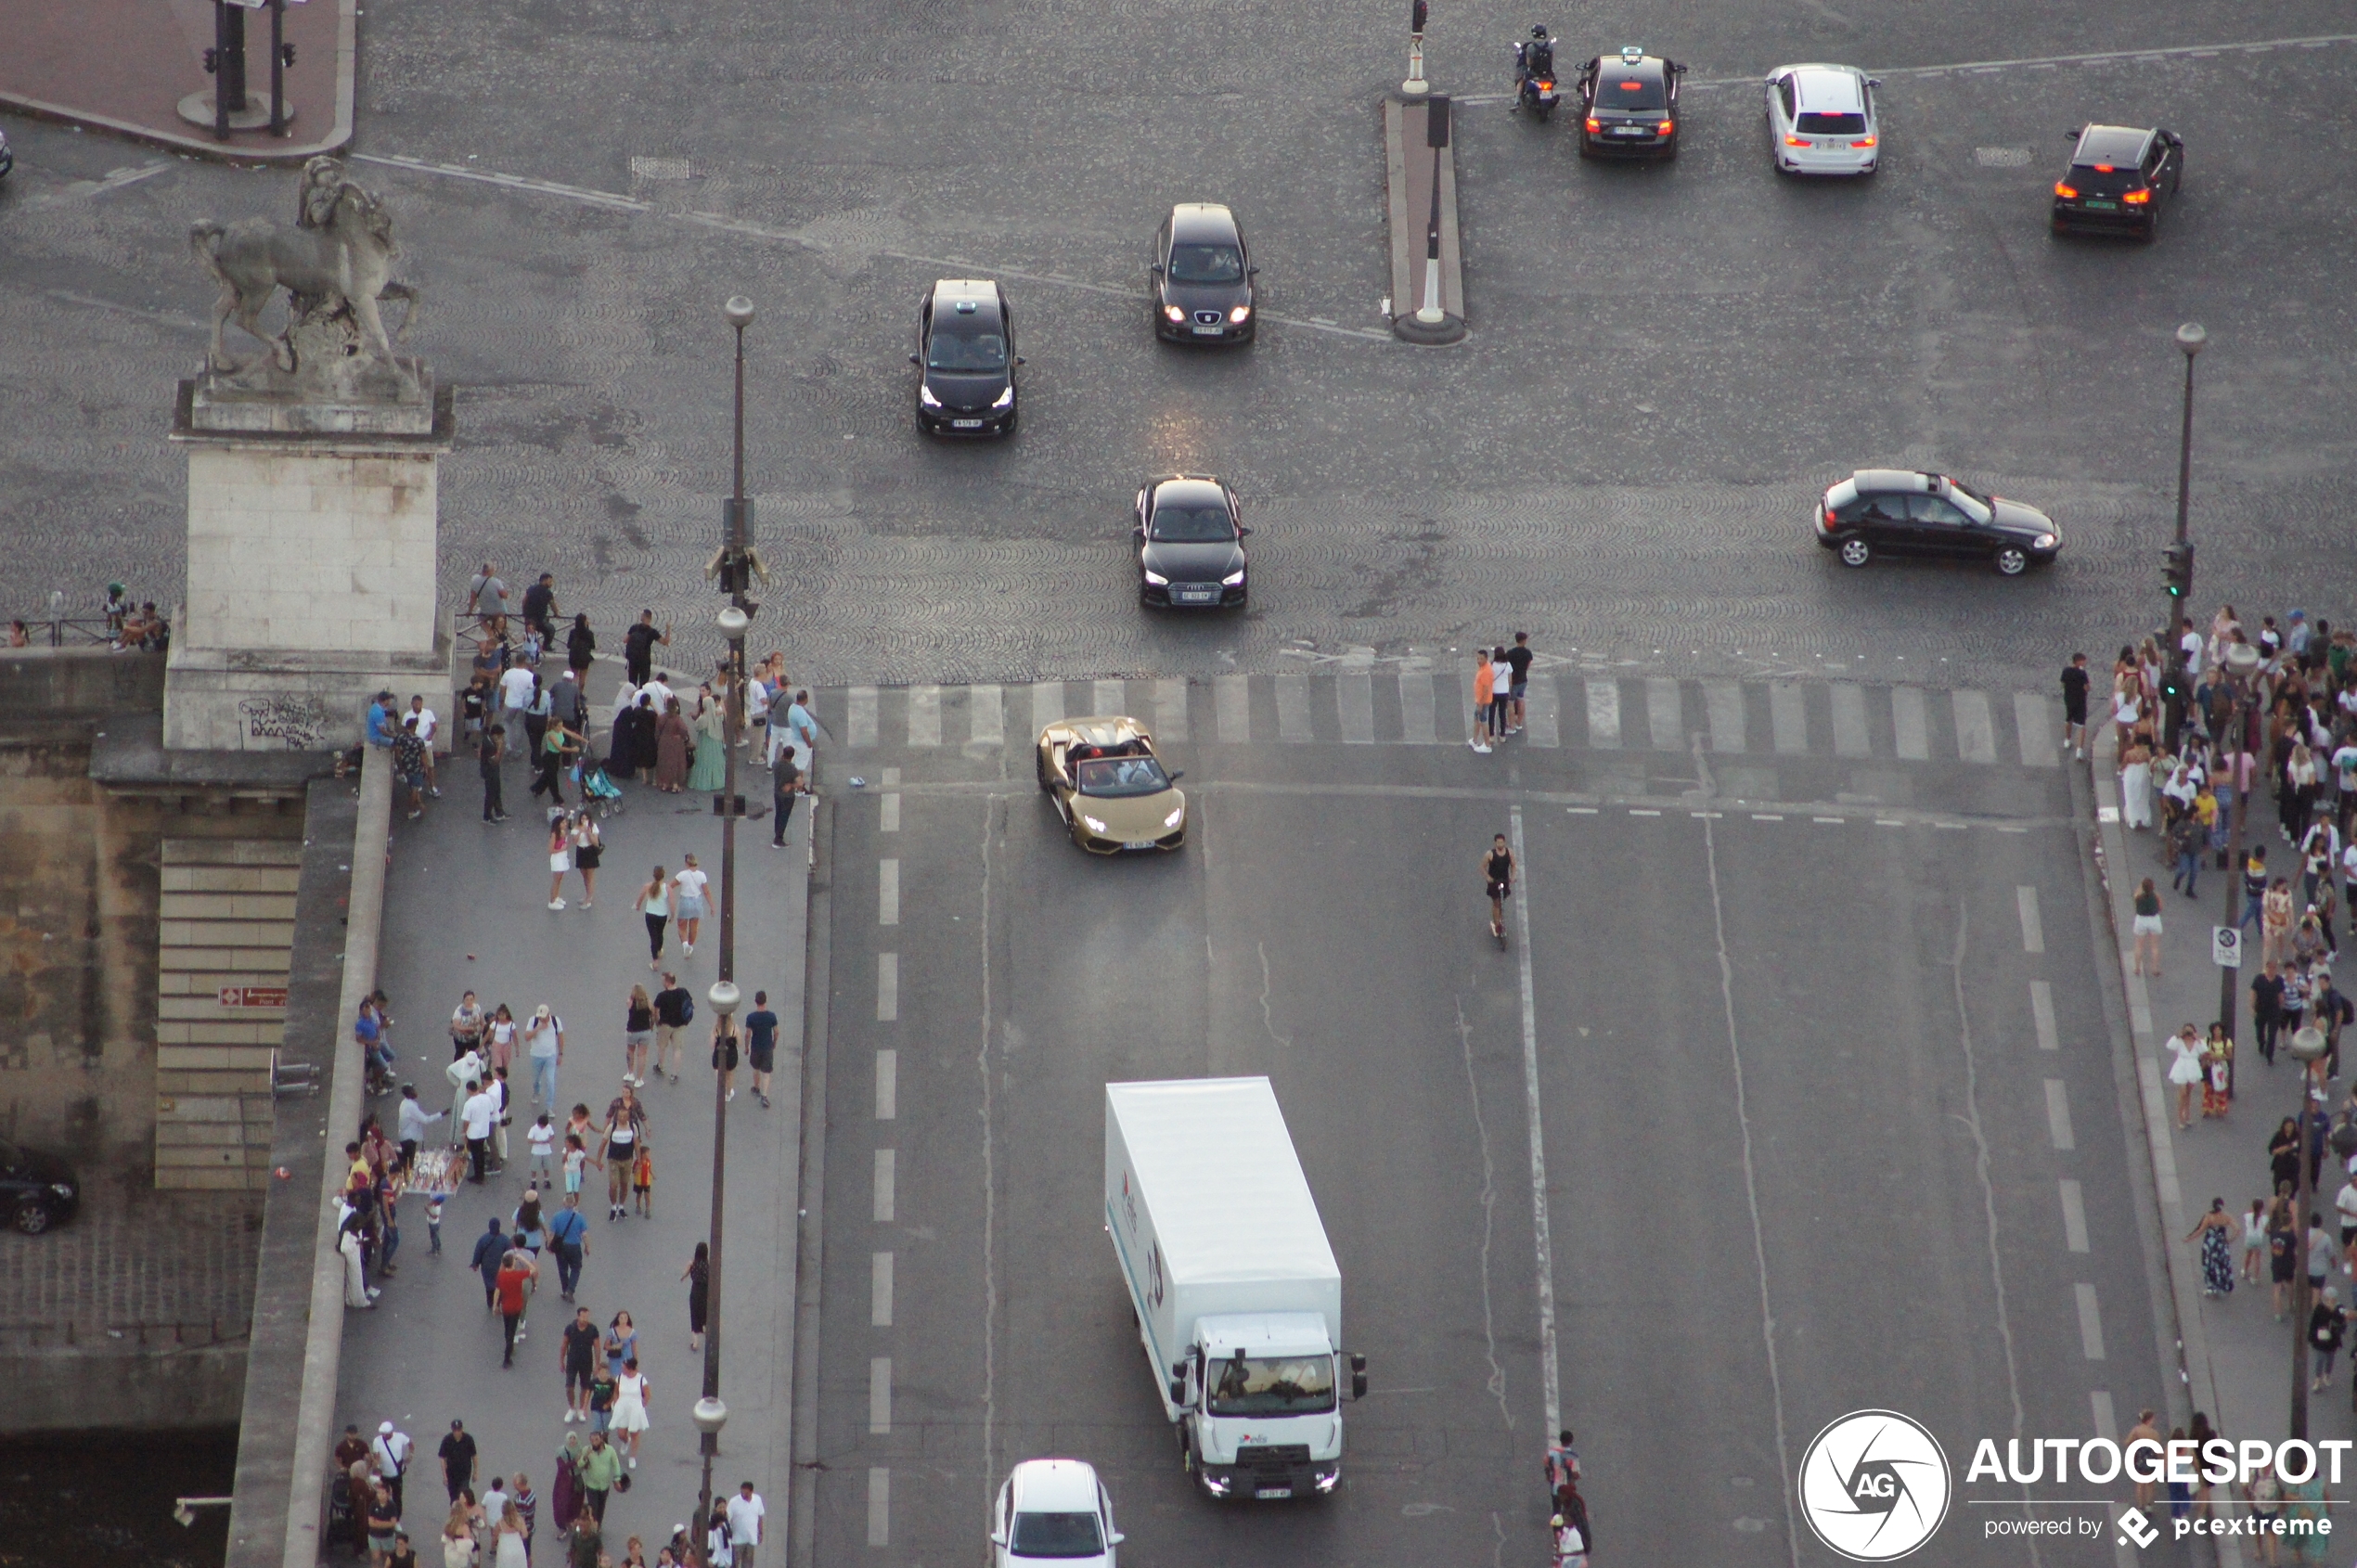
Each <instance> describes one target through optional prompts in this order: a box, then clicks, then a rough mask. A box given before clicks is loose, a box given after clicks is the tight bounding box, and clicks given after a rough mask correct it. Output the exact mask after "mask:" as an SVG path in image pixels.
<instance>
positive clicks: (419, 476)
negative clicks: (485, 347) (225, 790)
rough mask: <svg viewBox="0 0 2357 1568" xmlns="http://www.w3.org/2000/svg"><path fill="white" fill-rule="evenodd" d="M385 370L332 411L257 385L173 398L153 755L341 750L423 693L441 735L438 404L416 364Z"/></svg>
mask: <svg viewBox="0 0 2357 1568" xmlns="http://www.w3.org/2000/svg"><path fill="white" fill-rule="evenodd" d="M402 370H403V371H404V372H405V373H406V375H405V376H404V377H403V378H402V379H403V381H404V383H405V384H404V385H402V386H401V387H400V388H399V389H398V390H397V391H393V395H391V396H382V395H380V396H365V395H364V396H361V397H355V398H354V399H352V400H350V401H341V400H335V399H323V398H322V397H321V396H320V395H319V393H318V392H317V391H316V388H314V389H312V390H307V391H300V392H299V391H297V390H296V389H295V388H294V387H293V386H292V385H291V384H290V382H289V381H286V380H285V379H282V378H281V377H280V375H279V374H278V373H277V372H275V371H267V370H265V371H264V373H263V374H261V375H260V376H259V377H257V376H254V375H251V374H249V375H246V376H241V377H234V378H233V377H229V376H225V375H206V376H203V377H200V378H198V379H195V380H188V381H183V382H181V383H180V392H179V399H178V405H177V408H176V410H175V413H174V419H173V428H172V438H171V439H172V440H173V442H174V443H175V444H178V445H181V446H185V447H187V449H188V597H187V602H186V604H185V606H184V607H183V609H182V611H181V614H180V617H179V619H178V622H177V623H176V624H175V625H174V628H173V637H172V653H171V657H170V660H169V662H168V663H167V665H166V674H165V680H164V718H163V739H164V745H165V747H166V748H167V749H171V750H203V751H286V750H296V751H325V750H329V749H333V748H338V747H343V746H350V745H353V744H354V743H356V742H357V741H358V740H359V739H360V736H361V731H362V715H363V710H364V709H365V707H366V705H367V702H368V700H369V699H370V698H372V697H374V696H375V695H376V694H377V693H378V692H380V691H383V690H386V689H391V690H392V691H393V693H394V694H395V695H396V696H397V697H399V698H400V700H401V706H402V707H403V708H404V709H406V708H407V706H408V699H409V697H410V695H411V694H412V693H413V692H422V693H424V694H425V698H426V701H427V703H428V704H429V705H430V706H431V707H433V708H434V709H435V710H436V711H437V712H439V713H442V714H443V715H444V719H443V722H444V726H445V728H446V729H448V730H450V732H451V733H455V732H456V731H455V723H456V718H455V715H454V714H453V713H451V689H450V634H449V630H448V628H447V627H446V626H445V625H444V623H443V619H442V616H441V615H440V613H439V609H438V605H437V602H436V593H435V582H434V563H435V551H436V545H437V538H436V532H437V521H438V504H437V492H436V475H437V468H438V466H439V464H440V462H441V460H442V455H443V454H444V453H445V452H447V451H449V450H450V445H451V438H452V431H453V427H454V423H455V420H454V416H453V412H452V397H451V392H449V391H448V390H447V389H444V390H441V391H437V390H436V389H435V388H434V385H433V382H432V379H431V376H430V375H429V373H428V372H427V371H426V369H425V367H424V366H423V365H421V364H419V362H417V361H415V360H405V361H404V362H403V363H402ZM388 390H391V389H388Z"/></svg>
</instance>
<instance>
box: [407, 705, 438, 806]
mask: <svg viewBox="0 0 2357 1568" xmlns="http://www.w3.org/2000/svg"><path fill="white" fill-rule="evenodd" d="M409 716H410V717H411V718H413V719H415V720H417V721H418V739H419V740H421V741H423V742H424V743H425V748H426V792H427V793H428V794H430V795H431V796H433V798H434V799H436V800H440V799H441V798H442V781H441V780H440V779H438V778H435V777H434V770H433V750H434V747H433V738H434V736H435V734H436V733H438V732H439V731H440V730H441V728H442V720H441V719H439V718H437V717H436V716H435V715H434V711H433V710H432V709H431V708H429V707H427V706H426V700H425V698H424V697H423V696H413V697H411V698H410V699H409Z"/></svg>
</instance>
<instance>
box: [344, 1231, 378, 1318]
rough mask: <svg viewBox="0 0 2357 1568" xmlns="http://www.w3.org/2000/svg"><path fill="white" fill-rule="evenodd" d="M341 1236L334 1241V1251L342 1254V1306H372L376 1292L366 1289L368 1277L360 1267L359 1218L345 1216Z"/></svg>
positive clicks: (374, 1303)
mask: <svg viewBox="0 0 2357 1568" xmlns="http://www.w3.org/2000/svg"><path fill="white" fill-rule="evenodd" d="M342 1232H343V1233H342V1234H341V1236H339V1237H338V1238H337V1239H336V1251H338V1252H340V1253H342V1254H343V1305H346V1306H363V1307H366V1306H374V1305H377V1304H376V1302H375V1301H374V1300H373V1299H372V1298H373V1297H374V1296H375V1295H376V1292H374V1291H372V1290H370V1289H368V1277H367V1273H366V1271H364V1270H363V1269H362V1268H361V1266H360V1216H359V1215H358V1214H356V1213H354V1214H351V1215H346V1216H345V1218H344V1222H343V1226H342Z"/></svg>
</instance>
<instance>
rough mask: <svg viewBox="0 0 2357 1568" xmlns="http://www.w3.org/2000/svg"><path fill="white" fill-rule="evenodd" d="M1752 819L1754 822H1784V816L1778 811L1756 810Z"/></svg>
mask: <svg viewBox="0 0 2357 1568" xmlns="http://www.w3.org/2000/svg"><path fill="white" fill-rule="evenodd" d="M1751 819H1752V820H1753V821H1754V822H1782V821H1783V820H1784V816H1783V815H1782V814H1781V813H1778V812H1772V811H1755V812H1753V813H1752V814H1751Z"/></svg>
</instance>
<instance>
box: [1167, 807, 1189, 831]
mask: <svg viewBox="0 0 2357 1568" xmlns="http://www.w3.org/2000/svg"><path fill="white" fill-rule="evenodd" d="M1186 819H1187V808H1186V807H1185V806H1183V805H1181V806H1173V807H1172V808H1171V810H1170V815H1169V816H1166V817H1164V818H1163V819H1162V825H1163V826H1164V827H1165V828H1176V827H1177V826H1178V824H1179V823H1181V822H1183V821H1185V820H1186Z"/></svg>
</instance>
